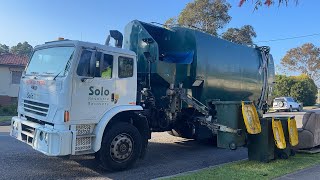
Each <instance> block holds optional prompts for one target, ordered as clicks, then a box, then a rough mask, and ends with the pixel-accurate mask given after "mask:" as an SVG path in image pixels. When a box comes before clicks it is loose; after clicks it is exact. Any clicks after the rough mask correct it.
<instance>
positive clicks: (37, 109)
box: [23, 100, 49, 116]
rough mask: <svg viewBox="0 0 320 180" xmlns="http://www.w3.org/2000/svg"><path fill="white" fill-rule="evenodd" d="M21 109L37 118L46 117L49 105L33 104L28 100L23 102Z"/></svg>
mask: <svg viewBox="0 0 320 180" xmlns="http://www.w3.org/2000/svg"><path fill="white" fill-rule="evenodd" d="M23 107H24V110H25V111H26V112H29V113H33V114H36V115H39V116H47V114H48V110H49V104H44V103H39V102H34V101H30V100H24V101H23Z"/></svg>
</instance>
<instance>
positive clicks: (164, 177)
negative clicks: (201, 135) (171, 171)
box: [154, 158, 248, 179]
mask: <svg viewBox="0 0 320 180" xmlns="http://www.w3.org/2000/svg"><path fill="white" fill-rule="evenodd" d="M247 159H248V158H244V159H240V160H237V161H230V162H227V163H222V164H217V165H213V166H208V167H205V168H201V169H196V170H192V171H186V172H182V173H178V174H175V175H170V176H163V177H160V178H154V179H168V178H173V177H177V176H184V175H188V174H192V173H196V172H198V171H202V170H206V169H210V168H215V167H218V166H223V165H227V164H231V163H235V162H239V161H244V160H247Z"/></svg>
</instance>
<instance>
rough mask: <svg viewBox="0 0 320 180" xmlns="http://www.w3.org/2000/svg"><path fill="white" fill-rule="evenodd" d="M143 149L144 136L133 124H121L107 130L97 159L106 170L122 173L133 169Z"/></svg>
mask: <svg viewBox="0 0 320 180" xmlns="http://www.w3.org/2000/svg"><path fill="white" fill-rule="evenodd" d="M141 149H142V136H141V135H140V133H139V131H138V129H137V128H136V127H135V126H133V125H132V124H129V123H124V122H120V123H117V124H114V125H112V126H111V127H109V128H107V129H106V130H105V134H104V135H103V138H102V142H101V148H100V150H99V152H98V154H97V156H96V157H98V158H99V160H100V164H101V166H102V168H104V169H105V170H109V171H120V170H125V169H127V168H129V167H131V166H132V165H133V164H134V163H135V162H136V161H137V159H138V158H139V157H140V154H141ZM121 151H123V152H121ZM118 153H119V154H118Z"/></svg>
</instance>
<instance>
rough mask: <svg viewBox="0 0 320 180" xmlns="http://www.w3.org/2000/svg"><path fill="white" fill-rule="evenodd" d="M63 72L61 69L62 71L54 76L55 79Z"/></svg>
mask: <svg viewBox="0 0 320 180" xmlns="http://www.w3.org/2000/svg"><path fill="white" fill-rule="evenodd" d="M61 72H62V71H60V72H59V73H58V74H57V75H56V76H55V77H54V78H53V80H56V78H57V77H58V76H59V75H60V73H61Z"/></svg>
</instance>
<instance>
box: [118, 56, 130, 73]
mask: <svg viewBox="0 0 320 180" xmlns="http://www.w3.org/2000/svg"><path fill="white" fill-rule="evenodd" d="M118 65H119V69H118V73H119V78H128V77H132V76H133V59H132V58H128V57H123V56H120V57H119V59H118Z"/></svg>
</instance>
